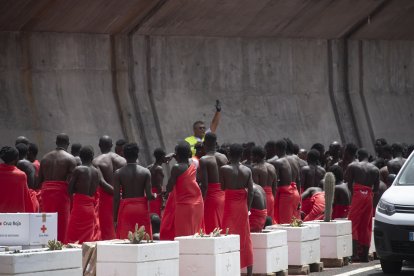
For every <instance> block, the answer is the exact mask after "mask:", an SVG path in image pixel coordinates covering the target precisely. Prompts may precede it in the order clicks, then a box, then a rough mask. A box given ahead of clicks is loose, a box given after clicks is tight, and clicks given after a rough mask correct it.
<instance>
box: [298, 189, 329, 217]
mask: <svg viewBox="0 0 414 276" xmlns="http://www.w3.org/2000/svg"><path fill="white" fill-rule="evenodd" d="M302 204H303V201H302ZM310 204H311V206H312V207H311V210H310V211H309V213H307V214H306V216H305V218H304V220H303V221H311V220H318V219H322V218H323V216H324V213H325V193H324V192H318V193H314V194H313V195H312V196H311V197H310ZM302 210H303V209H302Z"/></svg>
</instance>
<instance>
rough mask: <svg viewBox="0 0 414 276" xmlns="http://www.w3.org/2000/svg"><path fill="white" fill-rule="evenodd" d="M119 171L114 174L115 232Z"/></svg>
mask: <svg viewBox="0 0 414 276" xmlns="http://www.w3.org/2000/svg"><path fill="white" fill-rule="evenodd" d="M119 181H120V179H119V171H116V172H115V174H114V227H115V230H116V227H117V225H118V210H119V201H120V194H119V192H120V188H119V187H120V185H121V183H120V182H119Z"/></svg>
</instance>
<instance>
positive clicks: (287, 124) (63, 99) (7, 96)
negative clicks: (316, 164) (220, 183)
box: [0, 32, 414, 164]
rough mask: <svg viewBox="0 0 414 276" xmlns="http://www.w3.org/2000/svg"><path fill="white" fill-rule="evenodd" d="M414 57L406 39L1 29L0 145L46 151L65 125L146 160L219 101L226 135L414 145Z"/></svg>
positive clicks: (85, 138) (85, 139)
mask: <svg viewBox="0 0 414 276" xmlns="http://www.w3.org/2000/svg"><path fill="white" fill-rule="evenodd" d="M413 55H414V43H413V42H405V41H357V40H355V41H352V40H351V41H349V42H346V41H342V40H318V39H307V40H302V39H276V38H223V37H221V38H219V37H185V36H180V37H174V36H142V35H132V36H127V35H119V36H109V35H92V34H57V33H11V32H7V33H0V129H1V135H0V145H4V144H13V143H14V139H15V138H16V137H17V136H18V135H26V136H28V137H29V138H30V139H31V140H33V141H34V142H36V143H38V144H39V145H40V149H41V153H42V154H43V153H45V152H46V151H48V150H50V149H53V148H54V138H55V135H56V134H57V133H59V132H63V131H64V132H66V133H68V134H69V135H70V136H71V137H73V138H72V142H75V141H76V142H81V143H82V144H92V145H93V146H95V148H96V146H97V140H98V137H99V136H100V135H102V134H109V135H111V136H112V137H113V138H114V140H115V139H118V138H121V137H126V138H128V139H130V140H133V141H137V142H138V143H139V144H140V145H141V148H142V151H141V152H142V157H141V160H142V161H143V163H145V164H146V163H149V162H150V160H151V152H152V150H153V149H154V148H155V147H158V146H162V147H165V148H166V149H167V150H168V151H171V150H173V147H174V145H175V143H176V142H177V141H178V140H179V139H182V138H184V137H185V136H187V135H190V134H191V131H192V129H191V128H192V123H193V122H194V121H195V120H200V119H201V120H204V121H206V122H207V123H208V122H209V121H210V120H211V118H212V116H213V114H214V103H215V100H216V99H220V100H221V101H222V102H223V112H222V120H221V123H220V125H219V128H218V132H217V133H218V136H219V140H220V142H221V143H222V142H229V141H235V142H247V141H255V142H256V143H259V144H263V143H264V142H266V141H267V140H269V139H279V138H282V137H291V138H292V139H293V140H294V141H295V142H297V143H299V144H300V145H301V146H303V147H309V146H310V145H311V144H312V143H314V142H322V143H324V144H326V145H327V144H328V143H329V142H331V141H332V140H339V141H342V142H349V141H351V142H357V143H360V144H362V145H363V146H365V147H367V148H369V149H372V141H373V139H374V138H376V137H385V138H387V139H388V140H390V141H402V142H409V143H413V142H414V141H413V140H412V137H414V129H413V128H412V127H411V125H412V118H413V114H412V113H413V112H412V111H411V109H412V107H411V105H412V104H413V103H414V99H413V97H414V93H413V87H414V83H413V78H412V77H411V76H412V75H413V73H414V72H413V69H414V65H413Z"/></svg>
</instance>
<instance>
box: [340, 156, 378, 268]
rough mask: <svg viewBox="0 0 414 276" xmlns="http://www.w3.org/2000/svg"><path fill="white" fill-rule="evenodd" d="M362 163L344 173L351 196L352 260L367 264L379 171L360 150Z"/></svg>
mask: <svg viewBox="0 0 414 276" xmlns="http://www.w3.org/2000/svg"><path fill="white" fill-rule="evenodd" d="M358 155H360V156H365V159H363V161H361V162H358V161H355V162H353V163H351V164H350V165H349V166H348V169H347V170H346V172H345V181H346V182H347V183H348V188H349V190H350V191H351V194H352V203H351V208H350V210H349V216H348V219H349V220H351V221H352V240H353V245H354V246H353V249H354V250H353V251H354V252H353V259H354V260H359V261H362V262H368V251H369V247H370V244H371V234H372V233H371V232H372V210H373V200H372V199H373V193H377V192H378V186H379V182H380V180H379V170H378V168H377V167H375V166H374V165H373V164H371V163H369V162H368V153H367V152H366V151H365V150H360V152H359V153H358Z"/></svg>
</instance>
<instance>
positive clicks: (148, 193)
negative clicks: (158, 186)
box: [145, 169, 155, 200]
mask: <svg viewBox="0 0 414 276" xmlns="http://www.w3.org/2000/svg"><path fill="white" fill-rule="evenodd" d="M145 170H146V171H147V176H146V179H145V195H146V197H147V199H148V200H153V199H155V196H154V195H153V194H152V191H151V186H152V185H151V172H150V171H149V170H148V169H145Z"/></svg>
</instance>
